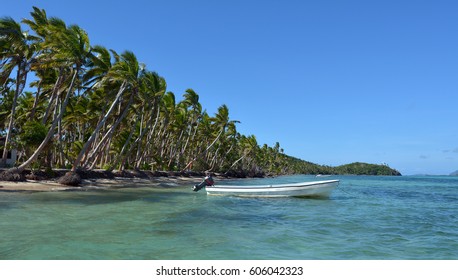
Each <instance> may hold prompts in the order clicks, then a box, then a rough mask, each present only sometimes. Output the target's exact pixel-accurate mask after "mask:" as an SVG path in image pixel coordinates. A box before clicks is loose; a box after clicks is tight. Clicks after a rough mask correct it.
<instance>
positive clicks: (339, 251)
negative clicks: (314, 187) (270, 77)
mask: <svg viewBox="0 0 458 280" xmlns="http://www.w3.org/2000/svg"><path fill="white" fill-rule="evenodd" d="M335 178H337V179H340V180H341V184H340V186H339V187H338V188H337V189H336V190H335V191H334V192H333V193H332V195H331V197H330V198H329V199H301V198H237V197H217V196H207V195H206V194H205V193H204V192H199V193H194V192H192V191H190V186H184V185H175V186H173V184H172V185H169V186H164V187H139V188H120V189H115V190H93V191H79V192H74V191H73V192H47V193H38V192H36V193H10V192H0V235H1V237H0V259H150V260H154V259H167V260H169V259H240V260H243V259H458V177H447V176H444V177H439V176H429V177H413V176H404V177H369V176H340V177H339V176H332V177H327V178H323V179H335ZM302 180H315V178H314V177H311V176H288V177H279V178H275V179H256V180H242V181H237V180H235V181H230V182H229V183H234V184H240V183H250V184H270V183H284V182H297V181H302ZM198 181H199V180H198V179H196V182H198Z"/></svg>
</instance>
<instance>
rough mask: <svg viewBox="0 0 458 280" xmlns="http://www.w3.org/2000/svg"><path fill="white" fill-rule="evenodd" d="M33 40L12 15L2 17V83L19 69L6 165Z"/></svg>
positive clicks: (0, 29)
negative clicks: (17, 105)
mask: <svg viewBox="0 0 458 280" xmlns="http://www.w3.org/2000/svg"><path fill="white" fill-rule="evenodd" d="M33 40H35V37H34V36H31V35H29V34H28V33H27V32H25V31H23V30H22V28H21V25H20V23H18V22H16V21H15V20H14V19H12V18H11V17H4V18H1V19H0V61H2V64H1V66H2V68H1V72H0V82H1V84H2V85H4V84H5V82H6V81H7V80H8V78H9V77H10V75H11V72H12V71H13V69H15V68H16V69H17V70H16V80H15V83H16V90H15V92H14V97H13V104H12V106H11V113H10V120H9V122H8V127H7V134H6V138H5V146H4V149H3V155H2V159H1V161H0V165H4V164H5V162H6V158H7V155H8V150H9V143H10V141H11V135H12V133H13V128H14V118H15V112H16V104H17V98H18V96H20V95H21V94H22V91H23V90H24V87H25V85H26V80H27V73H28V72H29V71H30V67H31V64H32V62H33V59H34V55H35V53H36V51H35V45H34V44H31V42H32V41H33Z"/></svg>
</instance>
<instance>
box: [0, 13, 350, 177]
mask: <svg viewBox="0 0 458 280" xmlns="http://www.w3.org/2000/svg"><path fill="white" fill-rule="evenodd" d="M24 27H27V30H25V29H24ZM179 98H180V99H181V100H179V101H178V99H177V95H175V94H174V93H173V92H170V91H167V83H166V80H165V78H164V77H162V76H161V75H160V74H158V73H157V72H155V71H152V70H149V69H147V68H146V66H145V65H144V64H142V63H140V62H139V61H138V59H137V57H136V55H135V54H134V53H133V52H131V51H123V52H120V53H119V52H117V51H115V50H112V49H107V48H106V47H103V46H99V45H91V44H90V40H89V36H88V34H87V33H86V32H85V31H84V30H83V29H82V28H81V27H79V26H78V25H67V24H66V23H65V22H64V21H63V20H61V19H59V18H57V17H48V15H47V14H46V11H45V10H43V9H39V8H37V7H33V10H32V12H31V18H30V19H24V20H22V21H21V22H17V21H16V20H14V19H13V18H11V17H3V18H1V19H0V136H2V138H3V139H4V141H3V147H0V150H3V153H2V154H1V155H0V165H1V163H3V164H4V163H5V162H6V156H7V153H8V151H9V150H11V149H16V150H18V154H19V158H18V161H17V162H18V164H17V166H16V167H15V169H14V171H15V172H19V173H20V172H22V171H23V170H25V169H26V168H35V169H37V168H48V169H53V168H68V169H71V171H72V172H76V171H77V170H92V169H106V170H110V171H111V170H114V169H117V170H121V171H122V170H125V169H137V170H173V171H204V170H208V171H214V172H224V173H234V174H239V175H240V174H243V175H251V176H255V175H265V174H288V173H335V172H336V171H338V172H340V170H339V169H334V168H332V167H326V166H320V165H315V164H312V163H308V162H304V161H302V160H298V159H295V158H292V157H290V156H287V155H285V154H284V153H283V150H282V148H280V144H279V143H278V142H277V143H275V145H274V146H273V147H270V146H268V145H263V146H260V145H259V144H258V142H257V140H256V137H255V136H254V135H249V136H246V135H242V134H241V133H239V132H238V131H237V123H238V121H236V120H232V119H231V118H230V116H229V108H228V107H227V106H226V105H221V106H220V107H219V108H217V112H216V113H215V114H214V115H209V114H208V113H207V111H206V110H205V109H203V108H202V105H201V103H200V101H199V95H198V93H197V92H195V91H194V90H193V89H188V90H186V91H185V92H184V93H182V94H181V97H179ZM342 170H344V171H345V172H346V171H349V170H350V169H342Z"/></svg>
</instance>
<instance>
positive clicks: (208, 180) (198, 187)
mask: <svg viewBox="0 0 458 280" xmlns="http://www.w3.org/2000/svg"><path fill="white" fill-rule="evenodd" d="M214 183H215V182H214V181H213V178H212V176H210V175H209V176H206V177H205V178H204V180H203V181H202V182H201V183H200V184H198V185H195V186H194V187H193V188H192V190H193V191H195V192H198V191H200V190H201V189H203V188H204V187H207V186H213V184H214Z"/></svg>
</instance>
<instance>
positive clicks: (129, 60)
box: [71, 51, 143, 172]
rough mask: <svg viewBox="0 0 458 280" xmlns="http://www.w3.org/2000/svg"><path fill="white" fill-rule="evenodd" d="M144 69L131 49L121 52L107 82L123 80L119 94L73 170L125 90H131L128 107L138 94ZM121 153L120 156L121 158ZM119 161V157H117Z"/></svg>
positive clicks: (74, 164)
mask: <svg viewBox="0 0 458 280" xmlns="http://www.w3.org/2000/svg"><path fill="white" fill-rule="evenodd" d="M142 70H143V66H142V65H141V64H140V63H139V62H138V60H137V57H136V56H135V55H134V54H133V53H132V52H129V51H125V52H124V53H122V54H121V56H120V60H119V61H118V62H117V63H115V64H114V65H113V66H112V67H111V69H110V71H109V72H108V73H107V75H106V77H105V78H106V81H107V82H114V83H118V82H121V86H120V88H119V90H118V94H117V95H116V97H115V99H114V100H113V102H112V104H111V106H110V108H109V109H108V111H107V113H106V114H105V116H104V118H103V119H102V120H101V121H100V122H99V124H98V125H97V127H96V129H95V130H94V132H93V133H92V134H91V136H90V138H89V139H88V140H87V142H86V143H85V144H84V146H83V148H82V149H81V151H80V153H79V154H78V156H77V158H76V159H75V161H74V163H73V166H72V170H71V172H75V171H76V169H77V168H78V167H79V166H80V164H81V160H82V158H83V155H84V154H86V152H87V150H88V148H89V147H90V145H91V144H92V141H93V140H94V139H95V135H96V134H97V133H98V131H99V130H100V128H101V127H102V125H103V124H104V123H105V121H106V120H107V118H108V116H109V115H110V114H111V112H112V111H113V109H114V108H115V106H116V104H117V103H118V101H119V100H120V98H121V96H122V95H123V93H124V92H125V91H127V90H128V91H129V92H130V98H129V102H128V103H127V105H126V108H129V107H130V106H131V104H132V102H133V98H134V97H135V96H136V95H137V93H138V89H139V83H140V73H141V71H142ZM120 156H121V155H119V157H118V158H120ZM117 161H119V159H117Z"/></svg>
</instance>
